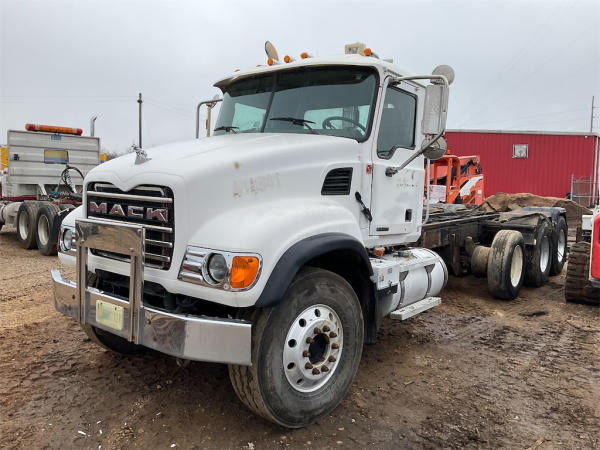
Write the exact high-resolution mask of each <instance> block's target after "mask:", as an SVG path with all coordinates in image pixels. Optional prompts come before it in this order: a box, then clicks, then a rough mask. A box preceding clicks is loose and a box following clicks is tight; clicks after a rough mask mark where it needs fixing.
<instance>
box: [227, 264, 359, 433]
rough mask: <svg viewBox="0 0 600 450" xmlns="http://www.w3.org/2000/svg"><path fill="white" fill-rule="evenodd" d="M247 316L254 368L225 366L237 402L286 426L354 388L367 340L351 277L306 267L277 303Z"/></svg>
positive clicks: (308, 419) (299, 423) (306, 419)
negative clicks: (250, 332) (348, 279)
mask: <svg viewBox="0 0 600 450" xmlns="http://www.w3.org/2000/svg"><path fill="white" fill-rule="evenodd" d="M244 318H246V319H249V320H251V321H252V323H253V330H252V366H249V367H246V366H236V365H230V366H229V376H230V379H231V383H232V385H233V388H234V390H235V392H236V394H237V395H238V397H239V398H240V400H241V401H242V402H243V403H244V404H245V405H246V406H247V407H248V408H249V409H250V410H252V411H253V412H254V413H256V414H258V415H260V416H262V417H263V418H265V419H267V420H269V421H271V422H274V423H277V424H279V425H283V426H286V427H289V428H300V427H304V426H307V425H309V424H311V423H312V422H314V421H315V420H317V419H318V418H319V417H322V416H324V415H326V414H329V413H330V412H331V411H333V410H334V409H335V407H336V406H337V405H338V404H339V403H340V402H341V401H342V400H343V398H344V397H345V396H346V394H347V393H348V390H349V389H350V386H351V385H352V381H353V379H354V376H355V375H356V372H357V370H358V365H359V362H360V358H361V355H362V347H363V342H364V323H363V315H362V310H361V306H360V303H359V301H358V298H357V296H356V293H355V292H354V290H353V289H352V287H351V286H350V285H349V284H348V282H347V281H346V280H344V279H343V278H342V277H340V276H339V275H337V274H335V273H332V272H329V271H327V270H323V269H314V268H305V269H303V270H301V271H300V272H299V274H298V275H297V276H296V278H295V279H294V281H293V282H292V284H291V285H290V287H289V288H288V290H287V292H286V294H285V296H284V298H283V299H282V300H281V302H280V303H279V304H278V305H276V306H275V307H272V308H257V309H254V310H251V311H249V315H246V317H244Z"/></svg>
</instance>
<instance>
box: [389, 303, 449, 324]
mask: <svg viewBox="0 0 600 450" xmlns="http://www.w3.org/2000/svg"><path fill="white" fill-rule="evenodd" d="M440 303H442V299H441V298H440V297H425V298H424V299H423V300H419V301H418V302H415V303H411V304H410V305H408V306H405V307H404V308H400V309H397V310H396V311H392V312H391V313H390V318H391V319H392V320H406V319H410V318H411V317H412V316H416V315H417V314H419V313H422V312H423V311H427V310H428V309H430V308H433V307H434V306H437V305H439V304H440Z"/></svg>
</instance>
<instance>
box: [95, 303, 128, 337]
mask: <svg viewBox="0 0 600 450" xmlns="http://www.w3.org/2000/svg"><path fill="white" fill-rule="evenodd" d="M96 322H97V323H98V324H100V325H105V326H107V327H109V328H112V329H113V330H119V331H121V330H122V329H123V307H122V306H117V305H113V304H112V303H108V302H105V301H102V300H96Z"/></svg>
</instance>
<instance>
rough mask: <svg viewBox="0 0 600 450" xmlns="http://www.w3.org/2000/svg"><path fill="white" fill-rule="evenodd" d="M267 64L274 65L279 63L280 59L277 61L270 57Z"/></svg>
mask: <svg viewBox="0 0 600 450" xmlns="http://www.w3.org/2000/svg"><path fill="white" fill-rule="evenodd" d="M267 64H268V65H269V66H273V65H276V64H279V61H277V60H276V59H273V58H269V59H267Z"/></svg>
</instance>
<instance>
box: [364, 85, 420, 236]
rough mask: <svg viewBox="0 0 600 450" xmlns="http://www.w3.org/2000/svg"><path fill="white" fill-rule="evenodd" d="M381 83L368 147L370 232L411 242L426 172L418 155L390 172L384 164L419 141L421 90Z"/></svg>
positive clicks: (396, 159)
mask: <svg viewBox="0 0 600 450" xmlns="http://www.w3.org/2000/svg"><path fill="white" fill-rule="evenodd" d="M388 81H389V78H388V79H387V80H386V85H385V86H384V94H383V95H384V96H383V100H382V104H381V107H380V113H379V114H380V116H379V117H380V119H379V126H378V130H377V136H376V137H377V138H376V140H375V142H374V144H373V148H372V161H373V176H372V185H371V214H372V216H373V220H372V221H371V223H370V226H369V234H370V235H371V236H392V235H403V236H398V237H397V239H395V240H394V241H395V242H396V243H402V242H413V241H415V240H417V239H418V236H419V233H420V231H421V221H422V217H421V216H422V213H423V189H424V186H423V185H424V177H425V174H424V173H425V171H424V166H423V157H418V158H415V160H413V161H412V162H411V163H410V164H409V165H408V166H406V167H405V168H404V169H402V170H401V171H400V172H398V173H396V174H395V175H392V176H388V175H386V169H387V168H388V167H397V166H399V165H400V164H402V163H403V162H404V161H406V160H407V159H408V158H409V157H410V156H411V155H413V153H414V152H416V151H417V149H418V146H419V145H420V144H421V137H420V136H421V133H420V132H418V131H420V129H419V130H418V128H420V123H419V124H417V117H420V114H419V112H420V110H421V108H422V104H421V102H420V95H421V94H422V93H424V89H423V88H420V87H418V86H416V85H414V84H411V83H406V82H403V83H401V84H399V85H390V84H388Z"/></svg>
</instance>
